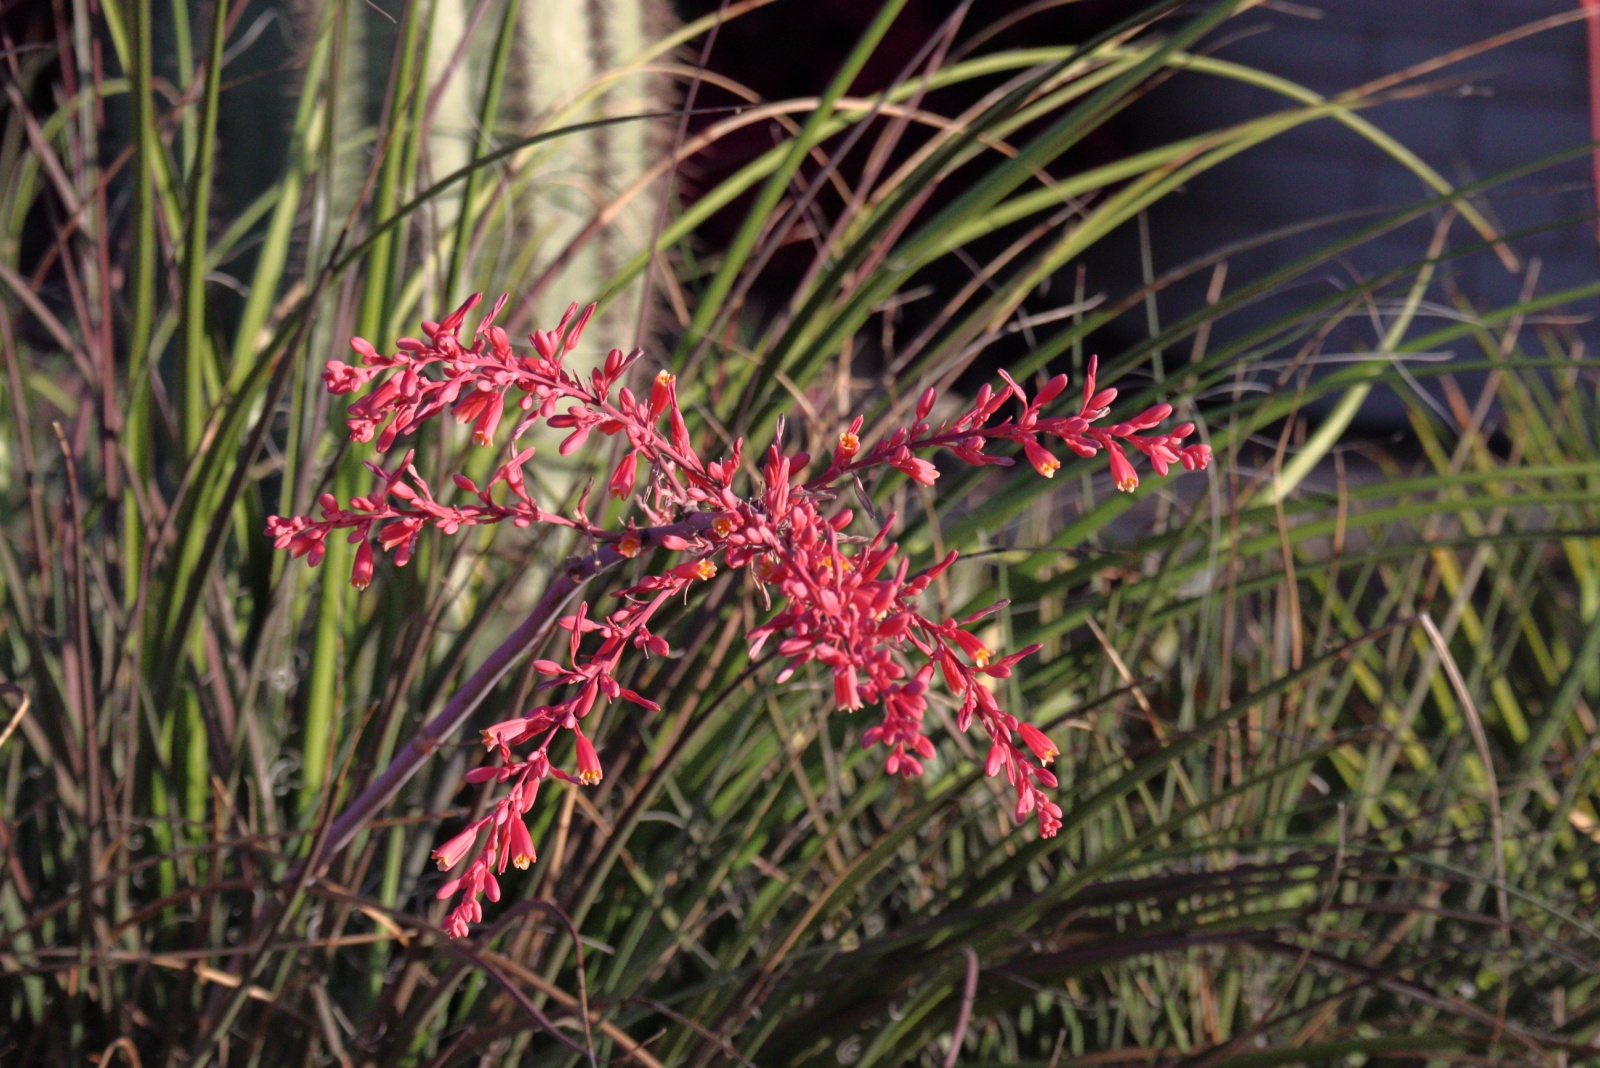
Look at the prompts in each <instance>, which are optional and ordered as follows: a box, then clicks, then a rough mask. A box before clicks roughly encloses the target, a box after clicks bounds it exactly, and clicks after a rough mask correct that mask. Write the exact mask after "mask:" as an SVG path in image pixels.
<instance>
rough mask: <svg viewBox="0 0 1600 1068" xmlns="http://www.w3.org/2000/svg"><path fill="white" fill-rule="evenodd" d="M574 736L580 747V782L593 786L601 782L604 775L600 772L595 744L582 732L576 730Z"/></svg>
mask: <svg viewBox="0 0 1600 1068" xmlns="http://www.w3.org/2000/svg"><path fill="white" fill-rule="evenodd" d="M573 736H574V738H575V740H576V741H577V745H578V781H579V782H581V783H583V785H585V786H593V785H594V784H595V783H597V782H599V781H600V778H601V775H602V774H603V773H602V772H601V770H600V757H599V755H598V754H597V753H595V751H594V743H593V742H591V741H589V739H588V738H587V737H585V735H584V733H583V732H582V731H580V730H574V731H573Z"/></svg>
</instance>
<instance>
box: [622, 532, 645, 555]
mask: <svg viewBox="0 0 1600 1068" xmlns="http://www.w3.org/2000/svg"><path fill="white" fill-rule="evenodd" d="M642 547H643V545H642V543H641V542H640V540H639V535H637V534H635V533H634V532H633V531H631V530H630V531H628V532H627V533H626V534H624V535H623V536H622V537H620V538H618V539H617V552H619V553H621V554H622V555H623V556H624V557H626V558H627V559H629V560H632V559H633V558H634V557H635V556H638V555H639V550H640V549H641V548H642Z"/></svg>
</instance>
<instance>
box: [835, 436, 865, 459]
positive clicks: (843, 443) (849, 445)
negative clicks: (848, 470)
mask: <svg viewBox="0 0 1600 1068" xmlns="http://www.w3.org/2000/svg"><path fill="white" fill-rule="evenodd" d="M859 448H861V439H860V438H858V437H856V436H855V435H854V434H852V433H850V431H848V430H844V431H841V432H840V434H839V451H840V452H843V453H845V454H846V455H854V453H855V451H856V450H857V449H859Z"/></svg>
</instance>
